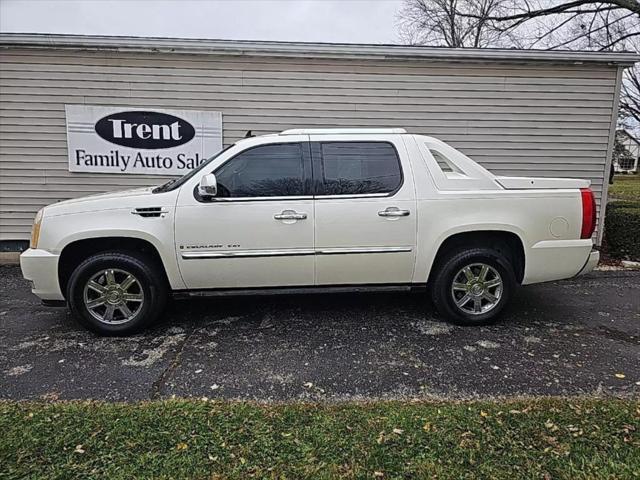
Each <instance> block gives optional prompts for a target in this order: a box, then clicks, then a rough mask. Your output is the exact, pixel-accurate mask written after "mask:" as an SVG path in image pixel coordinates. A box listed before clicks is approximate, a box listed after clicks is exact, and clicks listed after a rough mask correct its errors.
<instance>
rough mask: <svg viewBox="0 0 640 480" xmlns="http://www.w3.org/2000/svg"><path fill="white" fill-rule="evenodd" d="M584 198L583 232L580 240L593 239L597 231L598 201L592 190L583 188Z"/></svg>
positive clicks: (581, 190) (581, 192)
mask: <svg viewBox="0 0 640 480" xmlns="http://www.w3.org/2000/svg"><path fill="white" fill-rule="evenodd" d="M580 196H581V197H582V231H581V232H580V238H591V235H593V231H594V230H595V229H596V199H595V197H594V196H593V192H592V191H591V189H590V188H581V189H580Z"/></svg>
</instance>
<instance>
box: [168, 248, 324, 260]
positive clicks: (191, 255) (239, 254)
mask: <svg viewBox="0 0 640 480" xmlns="http://www.w3.org/2000/svg"><path fill="white" fill-rule="evenodd" d="M315 253H316V252H315V250H313V249H310V248H309V249H302V248H301V249H288V250H237V251H225V252H212V251H203V252H182V254H181V255H182V258H184V259H185V260H194V259H202V258H259V257H288V256H301V255H315Z"/></svg>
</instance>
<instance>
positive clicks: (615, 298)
mask: <svg viewBox="0 0 640 480" xmlns="http://www.w3.org/2000/svg"><path fill="white" fill-rule="evenodd" d="M173 395H176V396H178V397H208V398H225V399H243V400H257V401H267V402H268V401H299V400H303V401H345V400H369V399H413V398H421V399H469V398H494V397H515V396H532V395H563V396H575V395H580V396H582V395H597V396H623V397H634V398H640V272H627V271H611V272H594V273H592V274H590V275H587V276H584V277H580V278H577V279H572V280H566V281H561V282H553V283H547V284H540V285H534V286H529V287H523V288H520V289H519V291H518V292H517V294H516V296H515V298H514V301H513V302H512V304H511V306H510V307H509V308H508V310H507V311H506V314H505V315H504V317H503V320H502V322H501V323H499V324H497V325H494V326H491V327H482V328H471V327H466V328H464V327H455V326H452V325H449V324H447V323H444V322H443V321H441V320H440V319H438V318H437V317H436V315H435V314H434V312H433V310H432V308H431V306H430V305H429V304H428V302H427V301H426V299H425V295H424V294H416V293H384V294H381V293H377V294H328V295H301V296H286V297H274V296H271V297H261V296H254V297H241V298H224V299H198V300H182V301H175V302H173V303H172V304H171V306H170V307H169V309H168V311H167V313H166V315H165V317H164V319H163V320H162V321H161V322H160V323H159V324H158V325H156V326H155V327H154V328H152V329H150V330H148V331H146V332H144V333H142V334H139V335H136V336H133V337H128V338H101V337H97V336H95V335H93V334H91V333H89V332H87V331H85V330H83V329H82V328H81V327H79V326H78V325H77V324H76V323H75V322H74V321H73V319H72V318H71V316H70V315H69V313H68V311H67V310H66V309H65V308H52V307H45V306H43V305H41V304H40V302H39V300H38V299H37V298H36V297H35V296H33V295H32V294H31V293H30V291H29V288H28V286H27V282H25V281H24V280H23V279H22V277H21V275H20V271H19V268H18V267H16V266H0V399H40V398H44V399H102V400H118V401H129V400H140V399H149V398H167V397H171V396H173Z"/></svg>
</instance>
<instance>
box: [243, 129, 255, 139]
mask: <svg viewBox="0 0 640 480" xmlns="http://www.w3.org/2000/svg"><path fill="white" fill-rule="evenodd" d="M249 137H255V135H254V134H253V133H251V130H247V133H246V134H245V136H244V138H249Z"/></svg>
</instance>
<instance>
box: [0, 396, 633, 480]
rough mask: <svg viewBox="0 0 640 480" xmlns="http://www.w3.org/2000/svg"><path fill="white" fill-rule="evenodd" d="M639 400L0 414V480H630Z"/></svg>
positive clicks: (97, 407) (197, 405)
mask: <svg viewBox="0 0 640 480" xmlns="http://www.w3.org/2000/svg"><path fill="white" fill-rule="evenodd" d="M639 452H640V402H638V401H632V400H627V401H625V400H562V399H542V400H532V401H516V402H472V403H400V402H378V403H371V404H340V405H308V404H293V405H274V406H265V405H256V404H251V403H217V402H205V401H187V400H180V401H178V400H176V401H163V402H150V403H136V404H111V403H91V402H71V403H15V402H2V403H0V478H46V479H55V478H65V479H67V478H83V479H84V478H109V479H132V478H196V479H200V478H202V479H205V478H206V479H211V478H278V479H281V478H291V479H300V478H319V479H323V478H384V479H388V478H452V479H461V478H505V479H506V478H508V479H510V480H513V479H516V478H531V479H534V478H536V479H539V478H553V479H557V478H567V479H592V478H599V479H600V478H611V479H613V478H620V479H622V478H625V479H628V478H638V475H639V473H640V454H639Z"/></svg>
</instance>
